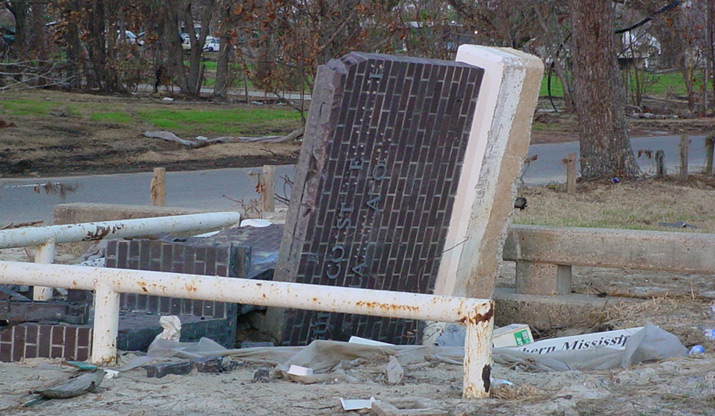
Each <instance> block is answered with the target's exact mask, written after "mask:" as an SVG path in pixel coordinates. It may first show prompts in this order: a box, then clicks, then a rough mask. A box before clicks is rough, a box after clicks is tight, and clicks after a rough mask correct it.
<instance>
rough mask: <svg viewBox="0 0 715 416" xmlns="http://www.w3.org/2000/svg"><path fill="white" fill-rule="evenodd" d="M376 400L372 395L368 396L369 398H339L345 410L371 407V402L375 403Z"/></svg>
mask: <svg viewBox="0 0 715 416" xmlns="http://www.w3.org/2000/svg"><path fill="white" fill-rule="evenodd" d="M376 401H377V400H375V398H374V397H370V399H367V400H365V399H343V398H342V397H341V398H340V404H342V405H343V410H345V411H350V410H363V409H372V404H373V403H375V402H376Z"/></svg>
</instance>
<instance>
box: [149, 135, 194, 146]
mask: <svg viewBox="0 0 715 416" xmlns="http://www.w3.org/2000/svg"><path fill="white" fill-rule="evenodd" d="M144 136H146V137H149V138H152V139H162V140H166V141H168V142H175V143H179V144H180V145H182V146H189V147H199V144H198V143H197V142H194V141H191V140H184V139H182V138H180V137H179V136H177V135H175V134H174V133H172V132H170V131H145V132H144Z"/></svg>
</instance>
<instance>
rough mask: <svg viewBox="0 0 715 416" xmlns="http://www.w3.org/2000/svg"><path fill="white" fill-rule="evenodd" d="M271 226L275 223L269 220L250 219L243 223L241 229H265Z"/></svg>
mask: <svg viewBox="0 0 715 416" xmlns="http://www.w3.org/2000/svg"><path fill="white" fill-rule="evenodd" d="M271 224H273V223H272V222H270V221H268V220H262V219H255V218H249V219H246V220H242V221H241V227H256V228H263V227H268V226H269V225H271Z"/></svg>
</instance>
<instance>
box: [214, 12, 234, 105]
mask: <svg viewBox="0 0 715 416" xmlns="http://www.w3.org/2000/svg"><path fill="white" fill-rule="evenodd" d="M219 7H221V14H220V19H221V21H220V22H219V23H220V24H221V36H220V37H221V46H220V49H219V51H218V57H217V58H216V84H215V85H214V92H213V98H216V99H220V100H225V99H226V98H228V87H229V78H230V77H229V67H228V63H229V61H230V57H231V34H230V31H229V28H230V27H231V25H230V23H231V2H226V1H222V2H220V3H219Z"/></svg>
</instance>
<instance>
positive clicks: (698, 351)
mask: <svg viewBox="0 0 715 416" xmlns="http://www.w3.org/2000/svg"><path fill="white" fill-rule="evenodd" d="M696 354H705V347H703V346H702V345H693V347H692V348H691V349H690V351H688V355H696Z"/></svg>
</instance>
